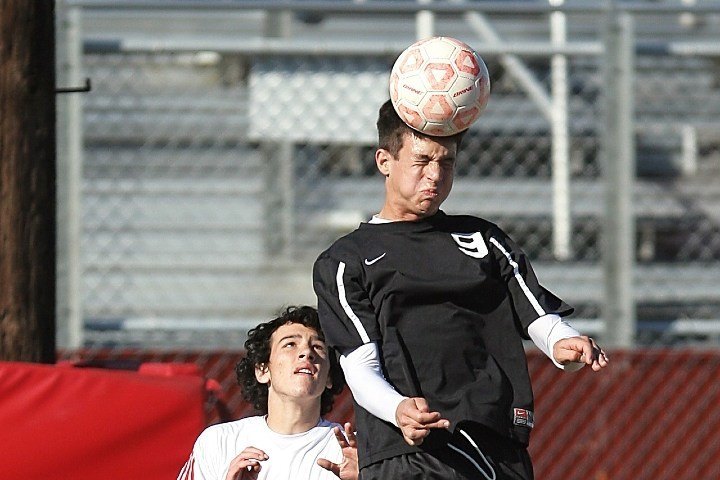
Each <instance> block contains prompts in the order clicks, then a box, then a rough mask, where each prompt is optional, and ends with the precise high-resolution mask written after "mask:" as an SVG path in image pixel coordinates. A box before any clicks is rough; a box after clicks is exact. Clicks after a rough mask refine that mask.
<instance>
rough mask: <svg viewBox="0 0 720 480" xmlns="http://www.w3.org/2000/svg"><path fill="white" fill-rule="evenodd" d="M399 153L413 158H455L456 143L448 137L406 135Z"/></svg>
mask: <svg viewBox="0 0 720 480" xmlns="http://www.w3.org/2000/svg"><path fill="white" fill-rule="evenodd" d="M400 151H401V152H405V153H407V154H408V155H410V156H413V157H432V158H455V156H456V154H457V143H456V142H455V140H454V139H451V138H449V137H430V136H426V135H420V134H415V133H406V134H405V135H403V143H402V146H401V149H400Z"/></svg>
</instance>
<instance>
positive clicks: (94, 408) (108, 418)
mask: <svg viewBox="0 0 720 480" xmlns="http://www.w3.org/2000/svg"><path fill="white" fill-rule="evenodd" d="M151 370H152V369H151ZM204 383H205V380H204V379H203V377H202V376H200V375H198V374H188V373H182V374H179V375H177V374H176V375H173V372H172V371H167V370H166V371H165V372H164V373H163V375H162V376H157V375H150V374H141V373H137V372H128V371H117V370H105V369H97V368H73V367H70V366H52V365H39V364H28V363H18V362H0V426H2V435H0V452H2V457H3V462H2V464H3V465H2V474H0V477H2V478H3V479H5V480H15V479H17V480H20V479H22V480H27V479H33V478H38V479H39V478H42V479H44V480H47V479H73V480H85V479H88V480H89V479H93V480H94V479H98V478H103V479H153V480H162V479H174V478H176V476H177V473H178V471H179V469H180V467H181V466H182V464H183V463H184V462H185V460H186V459H187V456H188V454H189V451H190V450H189V449H190V448H191V447H192V444H193V442H194V440H195V438H196V437H197V435H198V433H199V432H200V431H201V430H202V429H203V428H204V427H205V423H206V420H205V414H204V401H205V389H204Z"/></svg>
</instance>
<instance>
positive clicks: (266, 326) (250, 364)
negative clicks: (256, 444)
mask: <svg viewBox="0 0 720 480" xmlns="http://www.w3.org/2000/svg"><path fill="white" fill-rule="evenodd" d="M291 323H299V324H300V325H304V326H306V327H308V328H311V329H313V330H315V331H316V332H317V333H318V335H319V336H320V338H322V339H323V340H324V339H325V336H324V335H323V332H322V329H321V328H320V320H319V319H318V313H317V310H316V309H315V308H313V307H309V306H297V307H296V306H292V307H288V308H286V309H285V311H284V312H283V313H282V314H281V315H280V316H279V317H277V318H275V319H273V320H270V321H269V322H265V323H261V324H259V325H258V326H256V327H255V328H252V329H250V331H249V332H248V338H247V340H246V341H245V352H246V353H245V357H244V358H243V359H242V360H240V362H239V363H238V364H237V366H236V367H235V373H236V375H237V380H238V384H239V385H240V387H242V393H243V398H244V399H245V400H246V401H247V402H249V403H252V405H253V407H254V408H255V409H256V410H257V411H259V412H260V413H262V414H263V415H264V414H266V413H267V411H268V405H267V404H268V386H267V384H264V383H260V382H258V380H257V378H256V377H255V367H256V366H260V365H264V364H266V363H268V362H269V361H270V350H271V347H272V345H271V343H270V337H272V334H273V333H274V332H275V330H277V329H278V328H280V327H281V326H283V325H287V324H291ZM328 360H329V362H330V372H329V374H328V375H329V376H330V379H331V380H332V387H331V388H326V389H325V391H324V392H323V393H322V396H321V397H320V414H321V415H324V414H326V413H327V412H329V411H330V409H331V408H332V405H333V401H334V397H335V395H337V394H338V393H340V392H341V391H342V389H343V386H344V385H345V377H344V376H343V373H342V369H341V368H340V365H339V364H338V361H337V358H336V356H335V354H334V353H333V352H332V351H329V352H328Z"/></svg>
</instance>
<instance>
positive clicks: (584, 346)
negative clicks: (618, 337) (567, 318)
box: [553, 336, 610, 372]
mask: <svg viewBox="0 0 720 480" xmlns="http://www.w3.org/2000/svg"><path fill="white" fill-rule="evenodd" d="M553 357H554V358H555V361H556V362H558V363H559V364H560V365H566V364H568V363H570V362H577V363H584V364H585V365H590V367H592V369H593V370H594V371H596V372H597V371H599V370H601V369H603V368H605V367H607V366H608V362H609V361H610V360H609V359H608V357H607V354H606V353H605V350H603V349H602V348H600V347H599V346H598V344H597V343H595V340H593V339H592V338H590V337H586V336H581V337H570V338H564V339H562V340H558V341H557V342H555V345H553Z"/></svg>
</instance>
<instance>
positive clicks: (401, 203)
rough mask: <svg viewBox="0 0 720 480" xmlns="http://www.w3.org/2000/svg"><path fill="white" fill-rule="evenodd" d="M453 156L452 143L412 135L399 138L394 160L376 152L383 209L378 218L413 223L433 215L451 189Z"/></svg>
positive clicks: (454, 151) (455, 150)
mask: <svg viewBox="0 0 720 480" xmlns="http://www.w3.org/2000/svg"><path fill="white" fill-rule="evenodd" d="M456 155H457V144H456V142H455V140H454V139H450V138H443V137H433V138H428V137H421V136H419V135H414V134H406V135H404V136H403V144H402V148H400V151H399V152H398V154H397V156H396V157H393V156H392V155H391V154H390V152H388V151H387V150H384V149H379V150H378V151H377V152H376V153H375V161H376V163H377V166H378V169H379V170H380V172H381V173H382V174H383V175H385V176H386V183H385V185H386V189H385V190H386V191H385V205H384V206H383V210H382V211H381V212H380V213H381V215H380V216H381V217H383V218H386V219H388V220H409V221H414V220H419V219H421V218H424V217H429V216H431V215H434V214H435V213H437V211H438V209H439V208H440V205H442V203H443V202H444V201H445V199H446V198H447V197H448V195H449V194H450V190H451V189H452V184H453V178H454V176H455V156H456Z"/></svg>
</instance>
